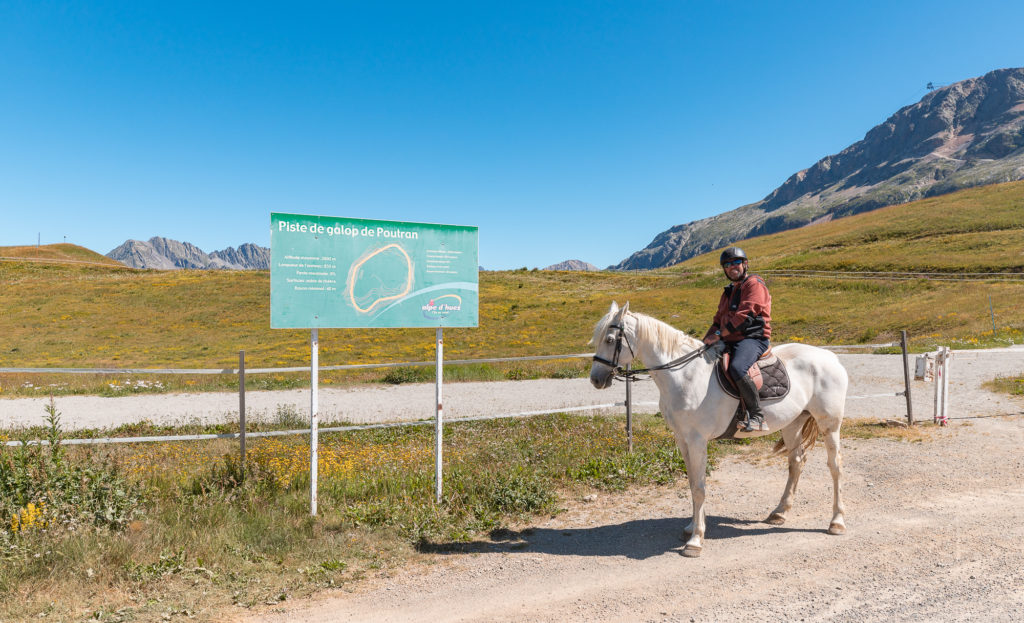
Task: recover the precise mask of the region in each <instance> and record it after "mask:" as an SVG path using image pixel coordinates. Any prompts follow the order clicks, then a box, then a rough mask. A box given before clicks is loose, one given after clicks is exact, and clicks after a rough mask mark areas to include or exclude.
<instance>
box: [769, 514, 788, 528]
mask: <svg viewBox="0 0 1024 623" xmlns="http://www.w3.org/2000/svg"><path fill="white" fill-rule="evenodd" d="M765 523H768V524H771V525H773V526H781V525H782V524H784V523H786V518H785V517H784V516H782V515H780V514H778V513H772V514H771V515H769V516H768V519H766V520H765Z"/></svg>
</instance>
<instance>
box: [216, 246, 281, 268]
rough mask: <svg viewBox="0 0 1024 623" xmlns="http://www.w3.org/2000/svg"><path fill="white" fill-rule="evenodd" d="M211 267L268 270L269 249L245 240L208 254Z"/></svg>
mask: <svg viewBox="0 0 1024 623" xmlns="http://www.w3.org/2000/svg"><path fill="white" fill-rule="evenodd" d="M210 264H211V266H210V267H211V268H231V269H235V270H246V269H255V270H270V249H268V248H266V247H261V246H258V245H255V244H253V243H251V242H247V243H245V244H243V245H241V246H239V247H238V248H237V249H235V248H234V247H228V248H226V249H224V250H223V251H214V252H213V253H211V254H210Z"/></svg>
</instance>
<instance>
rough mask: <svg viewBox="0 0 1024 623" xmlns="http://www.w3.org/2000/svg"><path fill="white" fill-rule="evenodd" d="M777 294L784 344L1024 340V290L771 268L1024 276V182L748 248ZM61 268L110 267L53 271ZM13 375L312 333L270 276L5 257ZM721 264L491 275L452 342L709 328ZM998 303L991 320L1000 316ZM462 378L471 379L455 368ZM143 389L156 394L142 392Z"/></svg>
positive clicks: (546, 347) (560, 347) (410, 340)
mask: <svg viewBox="0 0 1024 623" xmlns="http://www.w3.org/2000/svg"><path fill="white" fill-rule="evenodd" d="M743 247H744V248H745V249H746V250H747V252H748V254H749V255H750V256H751V257H752V258H753V263H752V266H753V270H754V271H764V275H765V276H766V279H767V281H768V283H769V285H770V287H771V291H772V296H773V330H774V336H773V338H774V341H776V342H786V341H803V342H808V343H813V344H851V343H877V342H890V341H894V340H897V339H898V336H899V331H900V330H901V329H906V330H907V331H908V333H909V335H910V343H911V348H912V349H914V350H917V351H924V350H929V349H932V348H933V347H934V346H935V345H938V344H946V345H952V346H954V347H958V348H964V347H971V346H984V345H1000V344H1008V343H1011V342H1020V341H1021V330H1022V329H1024V288H1022V287H1021V285H1022V282H1021V281H997V280H989V281H963V282H950V281H941V280H937V279H927V278H923V279H914V280H907V281H903V280H892V279H890V280H885V279H838V278H822V277H817V278H810V277H781V276H773V273H772V271H773V270H782V269H788V270H792V269H801V270H828V271H853V270H873V271H913V272H951V273H979V272H1006V273H1014V274H1018V275H1019V274H1022V273H1024V182H1017V183H1010V184H1002V185H997V186H987V187H981V188H976V189H971V190H966V191H961V192H959V193H955V194H952V195H946V196H943V197H936V198H932V199H926V200H923V201H918V202H915V203H911V204H907V205H902V206H895V207H891V208H884V209H882V210H878V211H875V212H870V213H867V214H861V215H857V216H852V217H848V218H844V219H840V220H838V221H835V222H830V223H822V224H818V225H813V226H809V227H804V228H801V229H798V230H794V231H789V232H783V233H780V234H775V235H771V236H765V237H762V238H756V239H753V240H749V241H744V242H743ZM33 254H35V255H38V254H43V255H46V256H47V259H60V258H62V257H63V258H66V259H71V260H76V261H96V262H107V263H108V266H95V265H86V264H59V263H52V262H47V263H41V262H36V261H32V260H33V259H34V258H32V257H30V256H31V255H33ZM17 255H21V256H26V261H23V262H19V261H2V262H0V281H2V283H3V284H4V288H3V289H2V291H0V335H3V336H4V337H5V339H4V344H3V346H2V348H0V366H2V367H88V368H92V367H116V368H128V367H148V368H160V367H175V368H189V367H195V368H227V367H235V366H236V365H237V361H238V351H240V350H245V351H246V361H247V366H248V367H250V368H252V367H261V368H272V367H283V366H301V365H304V364H307V363H308V360H309V345H308V339H309V338H308V332H307V331H301V330H272V329H270V328H269V313H270V312H269V279H270V278H269V273H267V272H265V271H263V272H261V271H155V270H141V271H140V270H133V269H128V268H117V267H110V266H109V260H108V259H107V258H103V257H102V256H100V255H98V254H95V253H92V252H90V251H88V250H85V249H81V248H79V247H74V246H73V245H52V246H48V247H42V248H41V249H37V248H36V247H18V248H11V247H8V248H6V249H0V257H11V256H17ZM716 260H717V253H710V254H707V255H705V256H701V257H698V258H694V259H692V260H689V261H687V262H685V263H683V264H679V265H677V266H673V267H670V268H667V269H662V270H658V271H650V272H643V273H613V272H599V273H579V272H548V271H537V270H525V269H522V270H516V271H503V272H482V273H480V301H481V303H480V326H479V327H477V328H467V329H449V330H447V331H446V332H445V356H446V357H447V358H449V359H471V358H484V357H502V356H506V357H511V356H523V355H550V354H567V353H578V352H585V351H586V350H587V346H586V341H587V340H588V339H589V337H590V332H591V329H592V327H593V324H594V322H596V320H597V319H598V318H599V317H600V316H601V315H602V314H603V313H604V311H605V310H606V309H607V307H608V305H609V304H610V302H611V301H612V300H613V299H614V300H617V301H619V302H620V303H621V302H623V301H626V300H628V301H630V304H631V308H632V309H634V310H637V311H642V312H644V313H647V314H649V315H652V316H655V317H657V318H660V319H662V320H665V321H667V322H669V323H670V324H672V325H674V326H676V327H678V328H680V329H683V330H686V331H688V332H690V333H691V334H702V333H703V331H704V330H705V328H706V326H707V324H708V322H709V320H710V317H711V316H712V315H713V313H714V309H715V306H716V304H717V300H718V294H719V292H720V288H721V287H722V286H723V285H724V283H723V279H722V277H721V275H720V274H719V273H720V271H719V269H718V268H717V265H716ZM989 297H991V301H992V310H993V312H994V317H995V318H994V319H995V329H994V330H993V319H992V315H993V314H992V313H990V309H989ZM432 358H433V331H431V330H429V329H372V330H344V329H333V330H322V331H321V332H320V361H321V365H324V366H329V365H340V364H353V363H381V362H400V361H424V360H431V359H432ZM573 368H575V369H576V373H582V370H583V367H582V366H580V365H578V362H571V361H569V362H557V363H547V364H522V365H519V364H517V365H507V366H478V369H477V370H472V369H468V370H465V371H462V372H461V374H462V378H466V379H473V378H485V379H489V378H529V377H531V376H542V375H558V374H569V373H571V370H572V369H573ZM451 373H452V374H453V375H458V374H460V372H458V371H456V370H454V369H453V370H451ZM385 374H386V372H385V371H368V372H366V371H364V372H359V373H338V372H334V373H326V374H324V376H323V379H324V382H325V383H327V384H331V383H348V382H359V381H366V380H380V379H382V378H383V376H384V375H385ZM304 379H305V376H304V375H301V374H294V375H286V374H278V375H264V376H253V377H251V382H252V383H254V384H255V385H254V387H257V388H283V387H295V386H300V385H301V384H302V383H303V382H304ZM142 380H144V381H145V383H140V381H142ZM235 382H236V381H235V380H234V378H233V377H230V376H225V377H198V376H197V377H191V378H189V377H180V376H175V377H163V378H154V377H148V376H147V377H145V378H144V379H142V378H135V379H126V378H124V377H81V376H73V377H72V376H63V377H55V376H44V377H41V376H38V375H32V376H28V375H9V374H8V375H0V396H2V395H12V394H14V395H34V394H46V393H50V392H53V393H56V394H67V393H103V394H108V395H115V394H118V393H124V392H129V391H171V390H182V389H188V390H201V389H212V390H216V389H230V388H232V387H233V386H234V384H235Z"/></svg>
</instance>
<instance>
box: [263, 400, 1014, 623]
mask: <svg viewBox="0 0 1024 623" xmlns="http://www.w3.org/2000/svg"><path fill="white" fill-rule="evenodd" d="M1022 444H1024V420H1022V419H1021V418H1019V417H1013V418H1010V417H998V418H981V419H975V420H963V421H959V422H955V423H954V424H953V425H952V426H950V427H949V428H946V429H942V430H938V431H937V432H936V433H935V434H934V435H933V438H932V439H931V440H930V441H926V442H924V443H906V442H897V441H888V440H869V441H862V440H853V441H847V442H846V444H845V446H844V461H845V498H846V509H847V522H848V527H849V531H848V533H847V534H846V535H845V536H841V537H831V536H829V535H827V534H826V533H825V528H827V526H828V520H829V516H830V509H831V491H830V489H831V478H830V477H829V475H828V470H827V468H826V467H825V458H824V451H823V449H822V448H820V447H819V448H816V449H815V450H814V451H813V452H812V453H811V457H810V461H809V463H808V465H807V468H806V469H805V471H804V476H803V478H802V480H801V491H800V495H799V496H798V499H797V503H796V505H795V507H794V509H793V510H792V512H791V515H790V518H789V521H788V523H787V524H786V525H785V526H783V527H779V528H776V527H772V526H768V525H767V524H764V523H761V520H763V518H764V517H765V516H767V514H768V513H769V511H770V510H771V509H772V508H773V507H774V505H775V504H776V503H777V501H778V496H779V495H780V494H781V491H782V487H783V484H784V482H785V475H784V471H785V469H784V465H783V463H782V461H781V460H779V459H773V460H772V461H770V462H768V463H765V464H761V465H755V464H752V463H751V462H748V461H744V460H730V461H727V462H726V463H725V464H724V465H722V466H720V467H719V469H717V470H716V471H715V473H714V475H713V477H712V478H711V479H710V482H709V498H708V504H709V507H710V512H709V526H708V540H707V542H706V547H705V551H704V554H703V556H702V557H701V558H699V559H695V560H694V559H686V558H683V557H682V556H681V555H680V551H681V546H682V543H681V541H680V540H679V538H678V537H679V533H680V531H681V529H682V526H683V523H684V517H685V514H686V513H687V512H688V508H689V500H688V497H689V496H688V494H686V493H684V492H683V490H682V488H680V487H675V488H655V489H648V490H645V491H643V492H642V493H641V494H639V495H638V494H636V493H635V492H634V493H630V494H628V495H614V496H601V497H600V498H599V499H598V500H597V501H596V502H594V503H583V502H576V503H572V507H573V508H572V509H571V510H570V511H569V512H567V513H564V514H562V515H560V516H558V517H556V518H554V519H549V520H544V521H541V522H540V523H538V524H537V525H536V526H535V527H534V528H532V529H529V530H526V531H524V532H521V533H514V534H511V535H510V538H509V539H508V540H506V541H503V542H492V541H481V542H478V543H476V544H473V545H471V546H470V547H469V548H468V549H469V550H470V551H469V552H468V553H454V552H453V553H447V554H444V553H442V554H436V555H432V556H430V557H429V558H430V560H429V562H428V564H426V565H423V566H415V567H413V568H408V569H404V570H399V571H397V572H394V573H393V574H388V575H385V576H383V577H379V578H376V579H373V580H371V581H367V582H365V583H363V584H362V585H360V586H358V587H356V588H355V590H353V591H352V592H351V593H346V592H343V591H337V592H335V593H332V594H329V595H327V596H325V597H324V598H322V599H320V600H317V601H314V602H310V603H305V604H286V605H284V606H283V607H280V608H278V609H276V610H275V611H273V612H264V613H262V614H260V615H258V616H255V617H253V618H251V619H247V620H248V621H261V622H267V623H276V622H282V621H304V622H310V623H312V622H320V621H323V622H326V621H361V622H378V621H380V622H383V621H396V622H397V621H434V622H441V621H481V622H482V621H509V622H512V621H515V622H527V621H529V622H538V621H547V622H551V623H554V622H565V621H856V622H858V623H864V622H870V621H894V620H896V621H909V620H915V621H916V620H920V621H939V620H941V621H976V620H986V621H1019V620H1021V619H1022V617H1024V489H1022V487H1021V474H1024V460H1022V458H1021V456H1022V454H1021V452H1020V448H1021V446H1022ZM751 482H753V483H757V484H756V486H750V484H749V483H751ZM453 549H454V548H453Z"/></svg>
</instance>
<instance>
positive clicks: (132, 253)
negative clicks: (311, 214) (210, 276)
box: [106, 236, 270, 270]
mask: <svg viewBox="0 0 1024 623" xmlns="http://www.w3.org/2000/svg"><path fill="white" fill-rule="evenodd" d="M106 257H109V258H111V259H113V260H117V261H118V262H121V263H122V264H125V265H126V266H131V267H133V268H155V269H159V270H179V269H194V270H268V269H269V268H270V249H268V248H266V247H261V246H258V245H255V244H253V243H251V242H247V243H245V244H242V245H239V247H238V248H237V249H236V248H235V247H228V248H226V249H223V250H220V251H213V252H211V253H206V252H204V251H203V250H202V249H200V248H199V247H197V246H195V245H194V244H192V243H190V242H180V241H178V240H172V239H170V238H163V237H161V236H153V237H152V238H150V239H149V240H146V241H142V240H126V241H125V242H124V243H123V244H121V245H120V246H118V247H117V248H115V249H113V250H112V251H110V252H109V253H107V254H106Z"/></svg>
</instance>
